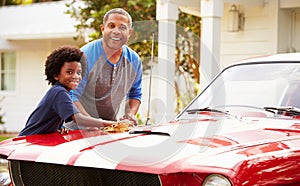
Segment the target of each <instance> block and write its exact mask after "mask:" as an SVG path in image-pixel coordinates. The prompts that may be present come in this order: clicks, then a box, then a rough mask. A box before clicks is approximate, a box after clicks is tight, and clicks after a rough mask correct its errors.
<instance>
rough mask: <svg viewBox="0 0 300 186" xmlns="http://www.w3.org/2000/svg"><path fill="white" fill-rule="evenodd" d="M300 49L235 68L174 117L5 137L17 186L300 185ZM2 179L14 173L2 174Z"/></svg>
mask: <svg viewBox="0 0 300 186" xmlns="http://www.w3.org/2000/svg"><path fill="white" fill-rule="evenodd" d="M299 108H300V53H299V54H277V55H272V56H266V57H260V58H253V59H247V60H244V61H241V62H240V63H237V64H234V65H231V66H229V67H227V68H225V69H224V70H223V71H222V72H221V73H219V74H218V75H217V76H216V78H215V79H214V80H213V81H212V82H211V83H210V84H209V85H208V86H207V87H206V88H205V89H204V90H203V91H202V92H201V93H200V95H198V96H197V97H195V99H193V100H192V101H191V103H190V104H189V105H188V106H187V107H186V108H185V109H184V110H183V111H182V112H181V113H180V114H179V115H178V116H177V117H176V118H175V119H174V120H173V121H170V122H167V123H162V124H152V125H145V126H138V127H135V128H132V129H131V130H130V131H128V132H126V131H125V132H119V133H118V132H115V133H113V131H110V132H109V133H108V132H105V131H102V130H98V131H88V130H74V131H70V132H69V134H63V135H61V134H58V133H53V134H44V135H32V136H26V137H16V138H12V139H8V140H6V141H3V142H1V143H0V155H1V158H3V159H5V160H7V161H8V169H9V173H10V177H11V183H12V184H13V185H30V186H32V185H39V186H40V185H109V186H111V185H114V186H115V185H122V186H123V185H128V186H129V185H130V186H133V185H138V186H140V185H143V186H146V185H149V186H155V185H164V186H168V185H193V186H194V185H199V186H200V185H202V186H255V185H257V186H263V185H268V186H270V185H289V186H291V185H300V120H299V118H300V109H299ZM3 175H5V174H4V173H3Z"/></svg>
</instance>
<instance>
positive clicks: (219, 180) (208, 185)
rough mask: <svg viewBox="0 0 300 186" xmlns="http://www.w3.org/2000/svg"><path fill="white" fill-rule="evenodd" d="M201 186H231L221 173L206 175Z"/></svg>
mask: <svg viewBox="0 0 300 186" xmlns="http://www.w3.org/2000/svg"><path fill="white" fill-rule="evenodd" d="M202 186H232V184H231V182H230V181H229V180H228V178H226V177H225V176H223V175H220V174H211V175H209V176H207V177H206V178H205V180H204V182H203V184H202Z"/></svg>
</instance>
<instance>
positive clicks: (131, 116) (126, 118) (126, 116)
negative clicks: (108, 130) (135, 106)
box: [120, 113, 138, 125]
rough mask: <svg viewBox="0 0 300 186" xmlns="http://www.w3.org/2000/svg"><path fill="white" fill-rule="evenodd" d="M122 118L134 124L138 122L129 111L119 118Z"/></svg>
mask: <svg viewBox="0 0 300 186" xmlns="http://www.w3.org/2000/svg"><path fill="white" fill-rule="evenodd" d="M122 120H129V121H131V122H132V123H133V124H134V125H137V124H138V121H137V118H136V116H135V115H133V114H131V113H127V114H125V115H124V116H123V117H121V118H120V121H122Z"/></svg>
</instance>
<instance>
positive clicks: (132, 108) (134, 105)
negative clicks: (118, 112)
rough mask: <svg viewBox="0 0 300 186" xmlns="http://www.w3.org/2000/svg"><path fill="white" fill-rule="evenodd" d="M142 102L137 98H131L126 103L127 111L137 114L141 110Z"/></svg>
mask: <svg viewBox="0 0 300 186" xmlns="http://www.w3.org/2000/svg"><path fill="white" fill-rule="evenodd" d="M140 104H141V102H140V101H139V100H137V99H129V100H128V101H127V102H126V105H125V113H126V114H127V113H131V114H133V115H136V113H137V112H138V110H139V107H140Z"/></svg>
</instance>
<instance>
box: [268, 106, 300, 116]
mask: <svg viewBox="0 0 300 186" xmlns="http://www.w3.org/2000/svg"><path fill="white" fill-rule="evenodd" d="M264 109H265V110H266V111H269V112H272V113H274V114H288V115H293V116H294V115H300V109H299V108H297V107H264Z"/></svg>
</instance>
